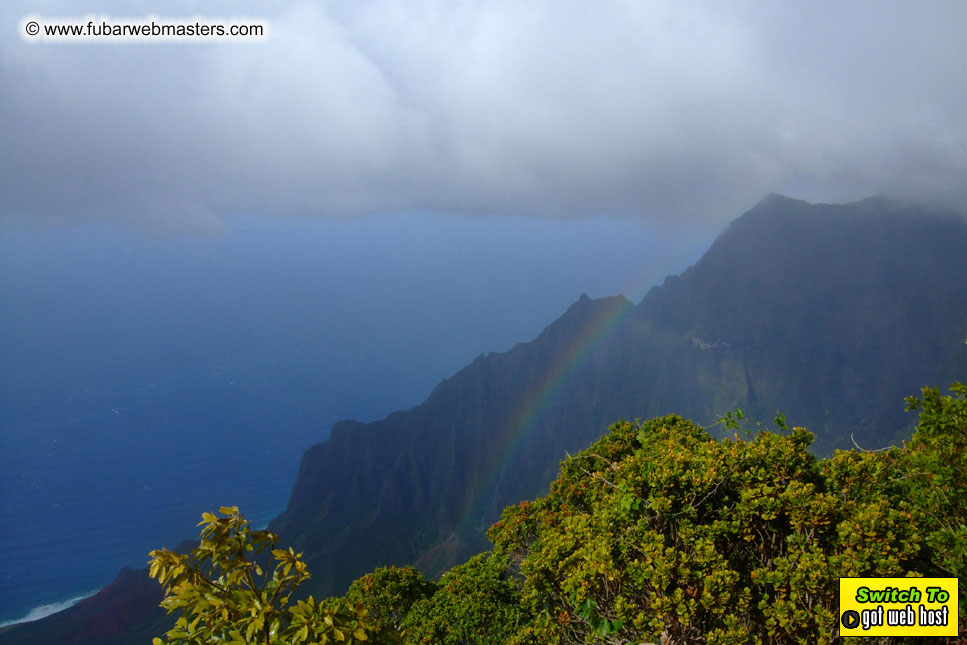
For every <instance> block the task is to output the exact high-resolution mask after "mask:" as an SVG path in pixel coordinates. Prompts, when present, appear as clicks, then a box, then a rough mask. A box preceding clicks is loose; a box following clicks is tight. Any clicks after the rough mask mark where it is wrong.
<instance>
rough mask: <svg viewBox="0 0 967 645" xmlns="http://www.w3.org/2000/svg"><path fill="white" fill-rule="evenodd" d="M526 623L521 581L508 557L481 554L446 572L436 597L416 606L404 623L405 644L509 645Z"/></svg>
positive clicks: (420, 602)
mask: <svg viewBox="0 0 967 645" xmlns="http://www.w3.org/2000/svg"><path fill="white" fill-rule="evenodd" d="M524 620H525V612H524V611H523V609H522V607H521V606H520V581H519V580H516V579H514V578H512V577H510V576H509V575H508V572H507V564H506V561H505V560H504V559H503V558H500V557H499V556H496V555H493V554H487V553H481V554H480V555H476V556H474V557H472V558H470V560H469V561H468V562H466V563H465V564H461V565H459V566H456V567H454V568H452V569H451V570H450V571H448V572H446V573H445V574H443V577H442V578H441V579H440V586H439V589H437V592H436V593H435V594H433V596H431V597H429V598H426V599H424V600H421V601H419V602H417V603H416V604H414V605H413V608H412V610H411V611H410V612H409V613H408V614H407V616H406V618H405V619H404V621H403V629H404V641H403V642H404V643H414V644H415V643H420V644H425V645H436V644H442V645H464V644H468V643H480V644H481V645H483V644H485V643H503V642H506V641H507V639H508V638H510V636H511V635H513V634H514V633H515V632H516V631H517V630H518V629H519V628H520V626H521V624H522V623H523V622H524Z"/></svg>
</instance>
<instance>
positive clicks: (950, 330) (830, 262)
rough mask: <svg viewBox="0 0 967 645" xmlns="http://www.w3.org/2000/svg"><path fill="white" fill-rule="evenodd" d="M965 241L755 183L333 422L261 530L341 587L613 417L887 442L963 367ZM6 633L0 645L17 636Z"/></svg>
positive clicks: (471, 514) (506, 491)
mask: <svg viewBox="0 0 967 645" xmlns="http://www.w3.org/2000/svg"><path fill="white" fill-rule="evenodd" d="M964 248H967V224H965V222H964V221H963V219H959V218H953V217H949V216H947V215H937V214H935V213H934V212H933V211H931V210H929V209H925V208H923V207H919V206H910V205H905V204H903V203H899V202H896V201H894V200H887V199H884V198H879V197H874V198H870V199H867V200H862V201H860V202H854V203H852V204H844V205H831V204H809V203H807V202H803V201H801V200H795V199H791V198H788V197H783V196H781V195H769V196H767V197H766V198H765V199H763V200H762V201H760V202H759V204H757V205H756V206H755V207H753V208H752V209H751V210H750V211H748V212H747V213H745V214H744V215H742V216H740V217H739V218H738V219H736V220H735V221H733V222H732V223H731V224H730V225H729V226H728V227H727V228H726V229H725V230H724V231H723V232H722V234H720V235H719V237H718V238H717V239H716V240H715V242H714V243H713V244H712V246H711V248H709V250H708V251H706V253H705V254H703V256H702V257H701V258H700V259H699V260H698V261H697V262H696V263H695V264H694V265H692V266H691V267H689V268H688V269H686V270H685V271H684V272H683V273H681V274H680V275H678V276H669V277H667V278H666V279H665V280H664V282H663V283H662V284H661V285H658V286H655V287H653V288H652V289H651V290H650V291H649V292H648V294H647V295H646V296H645V297H644V298H642V300H641V301H640V302H639V303H637V304H633V303H631V302H630V301H628V300H627V299H626V298H624V297H623V296H612V297H609V298H600V299H591V298H588V297H587V296H586V294H582V296H581V297H579V298H578V300H577V301H576V302H574V303H573V304H572V305H571V306H570V307H568V309H567V310H566V311H565V312H564V314H563V315H562V316H561V317H559V318H558V319H557V320H555V321H554V322H552V323H551V324H550V325H548V326H547V327H546V328H545V329H544V330H543V331H542V332H541V334H539V335H538V336H537V337H536V338H534V339H533V340H531V341H530V342H526V343H518V344H517V345H515V346H514V347H513V348H511V349H510V350H508V351H507V352H499V353H489V354H486V355H481V356H478V357H477V358H476V359H474V360H473V361H472V362H471V363H470V364H468V365H467V366H466V367H464V368H463V369H461V370H459V371H458V372H457V373H455V374H454V375H453V376H451V377H450V378H448V379H444V380H443V381H441V382H440V384H439V385H437V387H436V388H434V390H433V391H432V392H431V393H430V395H429V396H428V397H427V399H426V400H425V401H424V402H422V403H421V404H419V405H417V406H415V407H413V408H411V409H409V410H405V411H398V412H394V413H392V414H390V415H388V416H387V417H386V418H385V419H382V420H379V421H374V422H371V423H360V422H357V421H341V422H339V423H337V424H336V425H335V426H334V427H333V430H332V433H331V435H330V437H329V439H328V441H326V442H323V443H320V444H316V445H315V446H312V447H310V448H309V449H308V450H307V451H306V452H305V454H304V455H303V458H302V462H301V465H300V469H299V475H298V479H297V482H296V485H295V486H294V487H293V491H292V495H291V498H290V502H289V505H288V507H287V509H286V510H285V511H284V512H283V513H282V514H280V515H279V516H278V517H277V518H276V519H275V520H273V522H272V523H271V525H270V528H272V530H274V531H276V532H278V533H279V534H280V535H281V537H282V540H283V542H284V543H286V544H292V545H293V546H294V547H295V548H296V549H297V550H299V551H303V552H304V553H305V557H306V561H307V562H308V563H309V568H310V571H312V572H313V573H314V577H313V579H312V580H311V581H310V584H309V586H308V588H307V591H311V592H312V593H314V594H316V595H319V594H322V595H325V594H326V593H342V592H343V591H344V590H345V586H346V585H348V583H349V581H351V580H352V579H354V578H355V577H357V576H359V575H361V574H363V573H366V572H367V571H370V570H372V569H373V568H374V567H376V566H380V565H386V564H398V565H399V564H411V563H419V564H420V566H421V567H422V568H423V569H424V570H425V571H427V572H428V573H431V574H433V573H438V572H440V571H442V570H444V569H446V568H447V567H449V566H451V565H452V564H454V563H456V562H458V561H460V560H462V559H465V558H466V557H467V556H469V555H472V554H473V553H476V552H478V551H481V550H484V549H485V548H486V547H487V543H486V541H485V539H484V537H483V530H484V529H486V528H487V526H489V524H490V523H491V522H493V521H494V520H496V519H497V516H499V512H500V510H501V509H502V508H503V506H506V505H508V504H514V503H517V502H518V501H520V500H523V499H531V498H533V497H536V496H539V495H541V494H543V493H544V492H546V486H547V483H548V482H550V481H551V480H552V479H553V478H554V476H555V475H556V473H557V467H558V461H559V459H561V458H563V457H564V455H565V454H566V453H567V452H572V451H576V450H580V449H582V448H584V447H585V446H587V445H588V444H589V443H591V441H593V440H595V439H596V438H597V437H598V436H599V435H600V434H601V433H603V432H604V431H605V430H606V429H607V427H608V425H610V424H611V423H612V422H614V421H615V420H616V419H618V418H626V419H631V418H649V417H654V416H659V415H664V414H668V413H677V414H680V415H682V416H684V417H686V418H692V419H695V420H696V421H699V422H701V423H706V424H711V423H713V422H714V421H715V420H716V419H717V418H718V416H720V415H722V414H724V413H725V412H727V411H729V410H733V409H735V408H736V407H742V408H743V409H745V410H746V411H747V412H749V414H750V416H751V417H753V418H756V419H759V420H762V421H764V422H766V423H769V422H770V421H771V419H772V416H774V414H775V411H776V409H777V408H778V409H781V410H782V411H783V412H784V413H785V414H786V416H787V418H788V419H789V421H790V422H791V423H793V424H796V425H803V426H806V427H807V428H809V429H811V430H813V431H814V432H816V434H817V438H818V441H817V446H818V447H819V448H820V450H821V451H825V452H828V451H830V450H832V449H833V448H836V447H848V446H850V445H852V444H851V443H850V441H851V439H850V438H851V436H855V438H856V439H857V440H858V441H859V442H861V444H863V445H865V446H867V447H880V446H881V445H884V444H885V443H890V442H894V441H896V440H898V439H899V438H902V437H903V436H904V435H905V434H908V431H909V429H910V427H911V426H912V419H910V418H907V417H906V416H905V415H904V413H903V410H902V404H900V403H898V402H900V401H902V397H903V396H906V395H910V394H914V393H915V392H916V391H918V389H919V388H920V387H921V386H923V385H925V384H946V383H949V382H951V381H953V380H956V379H957V378H959V379H961V380H963V379H964V377H965V375H967V349H965V345H964V336H965V335H967V257H965V254H964V253H963V252H962V249H964ZM333 527H336V528H337V530H333ZM145 578H146V577H145ZM63 613H64V612H61V614H63ZM59 615H60V614H57V615H55V616H59ZM52 618H53V617H50V618H48V619H45V620H48V621H49V620H51V619H52ZM38 622H43V621H38ZM18 631H19V630H18V629H14V630H11V631H10V632H8V633H5V634H0V643H8V642H9V643H13V642H31V641H29V640H16V639H13V638H12V636H13V635H14V634H16V633H17V632H18ZM119 642H121V641H119Z"/></svg>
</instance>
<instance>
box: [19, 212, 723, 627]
mask: <svg viewBox="0 0 967 645" xmlns="http://www.w3.org/2000/svg"><path fill="white" fill-rule="evenodd" d="M655 233H656V232H655V231H649V230H646V229H645V228H644V227H643V226H641V224H640V223H634V222H631V221H628V220H604V221H602V220H586V221H576V222H561V221H553V220H539V219H525V218H513V217H509V218H456V217H441V216H433V215H413V214H410V215H408V216H406V217H403V216H382V217H369V218H364V219H357V220H341V221H339V220H336V221H334V220H322V219H286V220H281V221H280V220H272V219H265V218H262V219H259V218H247V217H242V216H238V217H235V218H231V219H230V220H229V223H228V225H227V226H226V229H225V230H224V231H223V232H222V233H220V234H216V235H212V236H207V237H205V236H183V237H172V238H162V239H154V238H148V237H145V236H144V235H143V234H142V233H139V232H136V231H134V230H132V229H124V228H118V227H111V226H109V225H105V224H88V225H81V226H74V227H65V228H61V229H44V230H39V229H30V230H16V229H11V228H7V229H5V230H4V231H3V233H2V234H0V301H2V302H4V303H5V305H4V307H3V308H2V310H0V354H2V356H3V357H4V359H3V361H2V362H0V490H2V493H3V494H2V498H0V499H2V502H0V525H2V526H3V527H4V531H3V532H2V533H0V551H2V552H3V553H4V554H5V557H4V558H3V559H2V561H0V623H2V622H7V621H12V620H16V619H20V618H23V617H24V616H25V615H27V614H28V612H30V611H31V610H33V609H36V608H37V607H38V606H41V605H49V604H53V603H61V602H64V601H66V600H69V599H73V598H76V597H77V596H79V595H82V594H85V593H90V592H92V591H95V590H96V589H98V588H99V587H101V586H103V585H105V584H106V583H108V582H110V580H111V579H113V577H114V576H115V575H116V574H117V572H118V571H119V570H120V568H121V567H122V566H132V567H135V568H139V567H141V566H144V564H145V562H146V561H147V552H148V550H150V549H152V548H157V547H160V546H162V545H166V546H174V545H175V544H176V543H177V542H179V541H180V540H181V539H184V538H188V537H192V536H193V535H194V534H195V528H194V525H195V523H196V521H197V519H198V517H199V515H200V513H201V512H202V511H204V510H210V509H213V508H216V507H217V506H219V505H222V504H237V505H239V506H240V507H241V508H242V510H243V512H244V513H245V514H246V515H247V516H248V517H250V518H251V519H253V520H255V521H256V522H257V523H260V524H261V523H265V522H267V521H268V520H269V519H270V518H271V517H273V516H274V515H275V514H277V513H278V512H280V511H281V510H282V509H283V508H284V506H285V504H286V502H287V499H288V494H289V491H290V488H291V486H292V483H293V482H294V479H295V475H296V472H297V469H298V466H299V459H300V456H301V453H302V451H303V450H304V449H305V448H307V447H308V446H309V445H311V444H313V443H316V442H318V441H320V440H323V439H324V438H325V437H326V435H327V433H328V431H329V428H330V426H331V425H332V423H333V422H335V421H337V420H340V419H343V418H354V419H359V420H372V419H377V418H381V417H383V416H385V415H386V414H387V413H389V412H391V411H393V410H396V409H402V408H407V407H410V406H412V405H415V404H417V403H419V402H420V401H421V400H423V398H425V397H426V395H427V394H429V392H430V391H431V390H432V388H433V387H434V386H435V385H436V384H437V383H438V382H439V381H440V380H441V379H442V378H445V377H447V376H450V375H451V374H452V373H453V372H455V371H456V370H457V369H459V368H460V367H462V366H463V365H464V364H466V363H468V362H469V361H470V360H472V359H473V358H474V356H476V355H478V354H480V353H485V352H489V351H504V350H507V349H509V348H510V347H511V346H512V345H513V344H515V343H516V342H520V341H527V340H530V339H531V338H533V337H534V336H535V335H536V334H537V333H539V332H540V330H541V329H542V328H543V327H544V326H546V325H547V324H549V323H550V322H551V321H552V320H553V319H554V318H556V317H557V316H558V315H560V314H561V313H563V311H564V310H565V308H566V307H567V306H568V305H569V304H570V303H571V302H573V301H574V300H575V299H576V298H577V297H578V296H579V295H580V293H581V292H582V291H587V292H588V293H589V294H590V295H591V296H603V295H612V294H616V293H625V294H626V295H628V296H629V297H632V298H634V299H636V300H637V299H638V298H640V297H641V296H642V295H643V294H644V292H645V290H646V289H647V288H648V287H649V286H650V285H651V284H654V283H655V282H657V281H659V280H660V279H661V278H662V277H663V276H664V275H665V273H668V272H673V271H678V270H680V269H682V268H683V267H684V265H685V263H687V262H688V261H690V260H694V259H695V257H697V254H698V253H699V252H700V250H701V249H699V248H695V247H696V242H695V240H694V238H676V237H675V236H674V235H673V234H670V233H669V232H668V231H665V232H664V233H662V234H659V235H656V234H655ZM705 243H706V241H703V242H702V244H705Z"/></svg>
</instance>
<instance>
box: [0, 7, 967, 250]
mask: <svg viewBox="0 0 967 645" xmlns="http://www.w3.org/2000/svg"><path fill="white" fill-rule="evenodd" d="M150 15H155V16H158V17H159V18H161V19H165V18H186V17H192V16H204V17H208V18H222V19H240V18H244V17H252V18H254V19H257V20H258V21H260V22H262V23H264V24H266V25H267V26H268V30H269V33H268V37H267V38H266V39H264V40H260V41H255V40H252V41H247V42H238V41H235V42H231V43H224V42H219V43H210V42H208V43H202V44H197V43H177V44H113V43H111V41H109V40H102V41H100V42H98V43H96V44H95V43H84V44H65V43H50V42H31V41H29V40H27V39H25V38H23V37H22V32H23V21H24V19H25V17H27V16H35V17H39V18H40V22H48V21H51V20H52V19H54V18H58V17H67V18H72V19H79V18H81V17H86V16H95V17H98V18H99V17H102V16H108V17H110V18H112V19H140V18H144V17H146V16H150ZM0 18H2V29H3V35H2V36H0V150H2V153H0V222H2V223H4V224H6V225H11V224H13V225H17V226H20V225H24V224H26V225H28V226H29V225H34V224H37V223H43V224H45V225H51V224H53V225H59V224H63V223H69V222H76V221H87V220H92V219H99V220H100V219H103V220H110V221H118V222H124V223H127V224H132V225H134V226H135V227H137V228H138V229H141V230H143V231H146V232H148V233H150V234H155V235H157V234H160V235H165V234H170V233H172V232H176V233H181V232H185V231H189V232H202V233H211V232H217V231H218V230H220V228H221V226H222V225H223V223H224V221H225V218H226V217H230V216H231V215H233V214H237V213H244V214H248V215H258V216H266V217H290V216H293V215H302V216H319V217H330V218H346V217H360V216H365V215H371V214H401V213H402V214H405V213H411V212H420V213H435V214H442V215H447V216H506V215H512V216H538V217H544V218H565V219H573V218H594V217H622V218H624V217H626V218H634V219H638V220H641V221H642V222H644V223H646V224H648V225H656V226H664V225H671V226H676V227H685V229H686V230H689V231H696V235H706V236H707V235H708V232H709V231H714V230H718V229H720V228H721V227H722V226H723V225H724V223H726V222H727V221H728V220H730V219H732V218H734V217H735V216H736V215H738V214H740V213H741V212H743V211H744V210H746V209H747V208H749V207H751V206H752V205H753V204H755V203H756V202H757V201H758V200H759V199H761V198H762V197H763V196H765V195H766V194H768V193H770V192H779V193H783V194H787V195H791V196H794V197H799V198H803V199H807V200H809V201H825V202H841V201H851V200H855V199H861V198H864V197H867V196H869V195H872V194H878V193H885V194H889V195H894V196H897V197H906V198H913V199H919V200H924V201H933V202H939V203H942V204H947V205H955V206H956V205H958V204H961V203H963V201H964V198H965V197H967V194H965V193H967V181H964V179H965V176H967V119H965V117H967V91H965V82H964V69H965V67H967V41H965V40H964V38H963V34H964V33H965V30H967V4H964V3H963V2H959V1H942V0H938V1H932V2H929V3H911V2H892V1H877V2H864V1H858V2H831V1H830V2H827V1H819V2H784V3H770V2H751V1H746V2H743V1H735V2H714V1H708V2H648V1H642V2H619V1H607V0H605V1H602V2H593V3H578V2H570V1H561V0H556V1H553V2H552V1H547V2H542V1H539V0H535V1H522V2H474V1H466V2H431V1H427V2H423V1H416V0H414V1H412V2H370V1H367V0H360V1H353V2H291V1H282V2H276V3H271V4H268V3H254V2H243V1H234V2H215V1H206V2H185V1H184V0H175V1H171V2H165V3H163V5H162V4H159V3H150V2H137V1H131V2H118V1H107V0H88V1H87V2H85V3H81V4H78V3H76V2H57V1H46V0H8V1H7V2H4V3H3V6H2V8H0Z"/></svg>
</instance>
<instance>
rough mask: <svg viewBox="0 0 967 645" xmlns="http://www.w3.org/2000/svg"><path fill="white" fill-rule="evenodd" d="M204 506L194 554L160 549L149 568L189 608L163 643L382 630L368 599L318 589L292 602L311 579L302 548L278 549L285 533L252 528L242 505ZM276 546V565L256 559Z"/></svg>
mask: <svg viewBox="0 0 967 645" xmlns="http://www.w3.org/2000/svg"><path fill="white" fill-rule="evenodd" d="M219 513H220V515H221V516H219V515H215V514H213V513H203V514H202V521H201V522H200V523H199V526H202V525H204V528H203V529H202V531H201V540H200V543H199V545H198V547H196V548H195V549H194V550H192V552H191V553H190V554H180V553H174V552H172V551H169V550H168V549H161V550H157V551H152V552H151V553H150V555H151V558H152V560H151V562H150V569H149V574H150V575H151V577H152V578H156V579H157V580H158V581H159V582H160V583H161V584H163V585H165V599H164V600H163V601H162V603H161V605H162V607H164V608H165V609H167V610H168V611H169V613H171V612H176V611H181V616H179V617H178V619H177V622H176V623H175V627H174V628H173V629H171V630H170V631H168V633H167V638H168V640H167V641H164V640H162V639H160V638H155V639H154V643H155V645H161V644H162V643H165V642H167V643H178V644H188V643H231V644H244V643H266V644H269V643H347V644H349V643H356V642H362V641H368V640H370V637H371V636H373V635H375V634H378V632H379V629H378V626H376V625H375V623H374V622H373V621H372V620H371V619H370V618H369V617H368V615H367V612H366V609H365V608H364V607H363V606H362V605H355V606H350V605H349V604H348V603H346V602H343V601H339V602H336V603H332V602H329V603H316V602H315V600H313V598H312V597H311V596H310V597H309V598H308V599H307V600H304V601H303V600H299V601H298V602H296V603H295V604H294V605H292V606H288V605H289V602H290V600H291V599H292V594H293V592H294V591H295V590H296V588H297V587H298V586H299V585H300V584H301V583H302V582H304V581H305V580H307V579H308V578H309V573H308V571H306V565H305V563H304V562H302V560H301V559H300V558H301V555H302V554H301V553H294V552H293V551H292V549H291V548H290V549H288V550H284V549H276V548H273V547H274V546H275V545H276V543H277V542H278V537H277V536H276V535H274V534H273V533H271V532H269V531H256V530H252V528H251V522H248V521H246V520H245V518H243V517H242V515H241V514H240V513H239V511H238V508H236V507H234V506H223V507H221V508H220V509H219ZM266 551H269V553H270V562H271V565H269V566H265V567H264V568H263V566H262V565H261V564H259V563H258V562H257V561H256V559H254V558H253V559H250V555H251V556H255V558H257V557H258V556H260V555H263V554H264V552H266Z"/></svg>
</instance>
